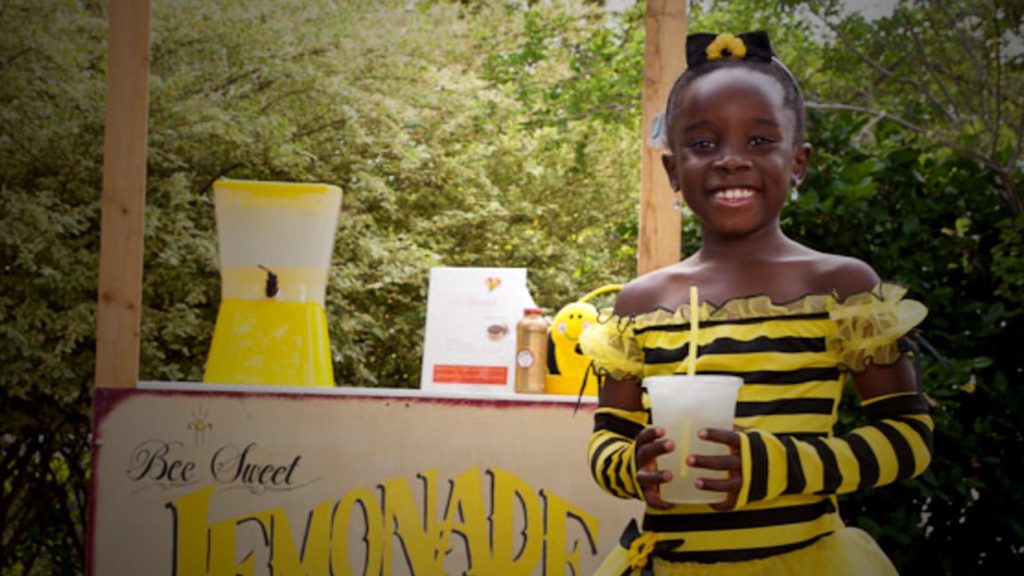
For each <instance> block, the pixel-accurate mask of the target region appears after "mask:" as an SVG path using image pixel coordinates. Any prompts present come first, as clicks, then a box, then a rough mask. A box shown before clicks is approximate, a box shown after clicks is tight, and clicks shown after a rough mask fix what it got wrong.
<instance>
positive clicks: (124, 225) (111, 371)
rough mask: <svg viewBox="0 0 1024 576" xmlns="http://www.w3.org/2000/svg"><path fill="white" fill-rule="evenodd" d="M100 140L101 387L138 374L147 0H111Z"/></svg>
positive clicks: (129, 384)
mask: <svg viewBox="0 0 1024 576" xmlns="http://www.w3.org/2000/svg"><path fill="white" fill-rule="evenodd" d="M107 12H108V16H109V21H110V31H109V43H108V46H107V116H106V129H105V132H104V141H103V197H102V219H101V221H100V270H99V302H98V306H97V309H96V383H95V384H96V386H103V387H113V388H134V387H135V385H136V383H137V382H138V375H139V330H140V316H141V309H142V240H143V231H144V229H145V208H146V132H147V127H148V120H149V116H148V115H149V110H148V108H149V12H150V6H149V0H110V2H109V4H108V11H107Z"/></svg>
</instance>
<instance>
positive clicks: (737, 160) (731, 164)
mask: <svg viewBox="0 0 1024 576" xmlns="http://www.w3.org/2000/svg"><path fill="white" fill-rule="evenodd" d="M750 166H751V164H750V160H747V159H746V158H745V157H743V156H741V155H739V154H736V153H735V152H731V151H728V150H726V151H723V153H722V155H721V156H720V157H719V158H718V159H717V160H715V163H714V167H715V168H716V169H719V170H725V171H726V172H735V171H736V170H744V169H746V168H750Z"/></svg>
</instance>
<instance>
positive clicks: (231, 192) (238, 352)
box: [203, 180, 341, 386]
mask: <svg viewBox="0 0 1024 576" xmlns="http://www.w3.org/2000/svg"><path fill="white" fill-rule="evenodd" d="M214 203H215V205H216V212H217V234H218V239H219V244H218V246H219V249H220V264H221V303H220V309H219V310H218V312H217V324H216V326H215V327H214V332H213V342H212V343H211V345H210V355H209V358H208V359H207V362H206V371H205V373H204V374H203V381H204V382H216V383H223V384H272V385H296V386H333V385H334V370H333V367H332V363H331V345H330V339H329V336H328V332H327V314H326V310H325V308H324V295H325V291H326V288H327V275H328V272H329V269H330V262H331V252H332V249H333V246H334V232H335V229H336V227H337V223H338V212H339V210H340V208H341V190H340V189H339V188H337V187H335V186H329V185H326V184H295V183H287V182H255V181H245V180H218V181H217V182H215V183H214Z"/></svg>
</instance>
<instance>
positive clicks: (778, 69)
mask: <svg viewBox="0 0 1024 576" xmlns="http://www.w3.org/2000/svg"><path fill="white" fill-rule="evenodd" d="M729 67H738V68H748V69H750V70H753V71H756V72H763V73H765V74H767V75H769V76H771V77H772V78H775V79H776V80H778V82H779V84H781V85H782V90H783V93H784V95H783V100H782V105H783V106H785V107H786V108H788V109H789V110H790V111H791V112H793V116H794V117H795V121H794V123H793V142H794V143H795V144H797V145H799V144H802V143H803V141H804V130H805V125H806V123H807V121H806V112H805V108H804V95H803V92H801V91H800V87H799V86H797V84H796V79H795V78H793V75H792V74H791V73H790V71H789V70H788V69H787V68H786V67H785V66H784V65H783V64H782V62H780V61H779V59H778V58H774V57H773V58H772V59H771V61H770V62H761V61H758V60H752V59H747V60H715V61H711V62H703V63H701V64H700V65H699V66H693V67H691V68H687V69H686V70H685V71H684V72H683V73H682V74H680V75H679V78H677V79H676V81H675V83H674V84H673V85H672V91H671V92H669V95H668V104H667V105H666V106H665V133H666V135H667V137H668V146H669V149H670V150H674V149H675V148H674V146H673V142H672V135H673V130H672V127H673V126H674V125H675V123H676V121H677V119H678V118H677V117H678V116H679V111H678V108H679V100H680V99H681V98H682V95H683V93H684V92H685V91H686V88H687V87H688V86H689V85H690V84H692V83H693V81H694V80H696V79H697V78H700V77H701V76H704V75H705V74H708V73H710V72H714V71H715V70H718V69H720V68H729Z"/></svg>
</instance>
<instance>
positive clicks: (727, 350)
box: [580, 32, 933, 576]
mask: <svg viewBox="0 0 1024 576" xmlns="http://www.w3.org/2000/svg"><path fill="white" fill-rule="evenodd" d="M687 61H688V65H689V67H688V69H687V70H686V71H685V72H684V73H683V74H682V75H681V76H680V77H679V79H678V80H677V81H676V83H675V85H674V86H673V88H672V92H671V95H670V97H669V101H668V106H667V109H666V112H665V126H666V131H667V137H668V147H669V150H670V153H668V154H665V156H664V157H663V162H664V166H665V170H666V172H667V173H668V176H669V179H670V181H671V184H672V187H673V189H675V190H677V191H680V190H681V191H682V194H683V196H684V197H685V200H686V204H687V206H689V208H690V210H692V211H693V214H694V215H696V217H697V218H698V219H699V220H700V224H701V247H700V249H699V250H698V251H697V252H696V253H695V254H693V255H692V256H690V257H689V258H686V259H685V260H684V261H682V262H681V263H679V264H677V265H674V266H670V267H667V268H663V269H661V270H658V271H656V272H653V273H651V274H648V275H645V276H643V277H641V278H638V279H637V280H635V281H633V282H632V283H630V284H629V285H627V286H626V287H625V288H624V289H623V291H622V292H621V293H620V294H619V297H618V298H617V300H616V303H615V308H614V311H613V313H612V315H611V316H610V317H607V318H605V319H603V321H602V322H600V323H598V324H596V325H595V326H593V327H592V328H591V329H589V330H587V331H586V332H584V334H583V336H582V337H581V340H580V344H581V347H582V349H583V351H584V353H585V354H586V355H588V356H589V357H590V358H591V359H592V360H593V362H594V366H595V368H596V369H598V371H599V373H601V374H603V375H604V386H603V388H602V390H601V394H600V400H599V407H598V410H597V413H596V416H595V425H594V434H593V436H592V438H591V442H590V447H589V459H590V465H591V470H592V473H593V475H594V478H595V479H596V480H597V482H598V484H599V485H600V486H601V487H602V488H603V489H604V490H606V491H608V492H610V493H611V494H613V495H615V496H618V497H622V498H638V499H643V500H645V501H646V503H647V508H646V513H645V515H644V520H643V527H642V531H641V530H639V529H637V528H636V526H635V525H631V526H630V528H628V529H627V531H626V533H625V534H624V535H623V537H622V539H621V543H622V545H623V547H622V548H617V549H616V551H615V552H613V553H612V554H611V555H610V556H609V557H608V558H607V559H606V561H605V562H604V564H603V565H602V567H601V569H600V570H599V572H598V573H599V574H616V575H618V574H630V573H650V572H651V571H652V570H653V573H655V574H658V575H661V574H794V575H796V574H839V575H846V574H848V575H851V576H852V575H864V574H895V573H896V571H895V569H894V568H893V566H892V563H891V562H890V561H889V560H888V558H886V556H885V554H884V553H883V552H882V551H881V549H880V548H879V547H878V546H877V544H876V543H875V542H874V541H873V540H872V539H871V538H870V537H869V536H868V535H867V534H866V533H864V532H862V531H860V530H857V529H854V528H847V527H845V526H844V525H843V523H842V520H841V519H840V517H839V512H838V508H837V503H836V495H837V494H842V493H845V492H850V491H853V490H858V489H864V488H870V487H874V486H879V485H882V484H887V483H890V482H894V481H896V480H898V479H903V478H909V477H912V476H915V475H917V474H920V473H921V472H923V471H924V469H925V468H926V467H927V466H928V463H929V461H930V458H931V438H932V436H931V435H932V427H933V424H932V420H931V418H930V417H929V415H928V409H927V405H926V404H925V403H924V401H923V399H922V397H921V395H920V394H919V392H918V390H917V384H916V377H915V374H914V371H913V368H912V367H911V366H910V364H909V362H908V360H907V359H906V358H904V357H903V354H902V353H901V351H900V349H899V347H898V341H899V339H900V338H901V337H902V336H903V335H905V334H906V332H907V331H909V330H910V329H911V328H913V327H914V326H915V325H916V324H917V323H919V322H920V321H921V320H922V319H923V318H924V315H925V313H926V311H925V310H924V307H923V306H922V305H920V304H919V303H917V302H914V301H911V300H903V299H902V296H903V294H904V292H905V290H904V289H903V288H901V287H899V286H896V285H893V284H886V283H882V282H881V281H880V280H879V278H878V276H877V275H876V274H875V272H874V270H872V269H871V267H870V266H868V265H867V264H865V263H863V262H861V261H859V260H856V259H853V258H848V257H844V256H837V255H834V254H826V253H822V252H818V251H815V250H813V249H811V248H808V247H806V246H803V245H801V244H799V243H797V242H794V241H793V240H791V239H789V238H787V237H786V236H785V234H783V232H782V230H781V228H780V224H779V214H780V212H781V210H782V206H783V204H784V203H785V199H786V197H787V195H788V194H790V188H791V187H793V188H795V187H797V186H799V184H800V182H801V181H802V180H803V177H804V174H805V172H806V170H807V166H808V163H809V161H810V158H811V148H810V146H809V145H808V144H805V143H804V141H803V137H804V104H803V97H802V95H801V92H800V89H799V88H798V87H797V85H796V82H795V80H794V79H793V77H792V75H791V74H790V73H789V71H788V70H786V68H785V67H784V66H783V65H782V64H781V63H780V62H779V61H778V59H777V58H775V56H774V54H773V52H772V50H771V47H770V45H769V41H768V37H767V34H765V33H764V32H755V33H748V34H742V35H740V36H739V37H734V36H732V35H729V34H722V35H718V36H712V35H709V34H697V35H691V36H689V37H688V38H687ZM691 285H695V286H697V287H698V288H699V294H700V296H699V300H700V318H699V324H698V327H699V328H698V330H697V337H698V340H699V341H698V352H697V359H696V363H695V369H696V372H697V373H698V374H701V373H703V374H708V373H715V374H732V375H737V376H740V377H742V378H743V381H744V385H743V386H742V387H741V389H740V392H739V398H738V403H737V406H736V419H735V422H736V425H737V429H736V430H718V429H708V430H702V431H701V432H700V434H701V437H702V438H704V439H707V440H709V441H713V442H717V443H721V444H724V445H726V446H727V447H728V448H729V450H730V454H729V455H727V456H708V455H701V454H690V455H689V456H688V457H687V464H688V465H689V466H691V467H692V468H695V470H694V472H695V474H694V475H693V476H695V477H696V480H695V483H696V485H697V487H698V488H700V489H702V490H708V491H711V492H716V493H720V495H721V496H722V501H721V503H719V504H713V505H696V504H679V505H674V504H671V503H668V502H665V501H663V500H662V499H661V497H660V495H659V486H660V485H661V484H662V483H665V482H667V481H669V480H670V479H671V477H672V472H671V471H667V470H659V469H658V468H657V457H658V456H660V455H662V454H666V453H669V452H671V451H673V450H675V449H676V445H675V442H674V441H673V440H672V439H670V438H665V437H664V429H663V428H661V427H656V426H649V425H648V424H649V415H648V406H647V399H646V395H645V393H644V391H643V388H642V380H643V378H645V377H647V376H655V375H661V374H673V373H683V374H685V373H686V372H687V371H688V369H689V365H688V362H689V361H688V359H687V357H688V350H689V348H688V344H687V342H688V340H689V339H690V334H689V332H690V330H689V328H690V325H689V318H688V313H687V309H688V307H689V287H690V286H691ZM848 374H852V376H853V381H854V383H855V385H856V388H857V392H858V394H859V395H860V398H861V404H862V406H863V409H864V412H865V414H866V416H867V419H868V421H869V425H867V426H864V427H861V428H857V429H856V430H853V431H852V432H850V433H848V434H845V435H843V436H840V437H835V436H833V435H832V426H833V424H834V423H835V421H836V415H837V407H838V402H839V398H840V396H841V393H842V388H843V382H844V381H845V380H846V376H847V375H848ZM700 469H707V470H726V471H728V473H729V474H728V478H726V479H721V480H718V479H705V478H700V476H701V474H700Z"/></svg>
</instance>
